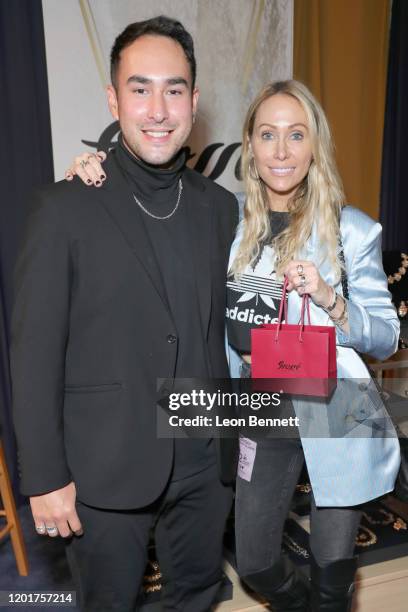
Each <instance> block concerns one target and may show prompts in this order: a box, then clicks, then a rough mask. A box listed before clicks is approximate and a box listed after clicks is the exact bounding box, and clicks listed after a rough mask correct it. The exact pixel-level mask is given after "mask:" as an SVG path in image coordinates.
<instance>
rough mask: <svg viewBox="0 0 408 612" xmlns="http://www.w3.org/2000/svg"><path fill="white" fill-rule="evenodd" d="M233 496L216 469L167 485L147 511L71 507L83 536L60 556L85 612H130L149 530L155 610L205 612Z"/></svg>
mask: <svg viewBox="0 0 408 612" xmlns="http://www.w3.org/2000/svg"><path fill="white" fill-rule="evenodd" d="M231 502H232V490H231V488H230V487H226V486H224V485H222V484H221V482H220V480H219V477H218V470H217V467H216V466H215V465H213V466H211V467H209V468H208V469H206V470H204V471H202V472H199V473H198V474H195V475H193V476H191V477H188V478H184V479H182V480H177V481H174V482H170V483H169V485H168V486H167V488H166V490H165V492H164V493H163V495H162V497H161V498H160V499H159V500H158V501H157V502H155V503H154V504H153V505H152V506H149V507H147V508H143V509H140V510H139V509H138V510H134V511H111V510H101V509H97V508H92V507H90V506H86V505H84V504H81V503H78V508H77V510H78V514H79V517H80V519H81V521H82V525H83V528H84V535H83V536H82V537H80V538H73V539H71V540H70V541H69V542H68V543H67V557H68V561H69V564H70V567H71V571H72V574H73V577H74V580H75V582H76V583H77V585H78V586H77V588H78V590H79V598H80V601H81V609H82V610H83V611H84V612H93V611H95V612H96V611H98V612H107V611H111V610H115V611H120V612H131V611H132V612H133V611H135V610H137V609H138V608H137V604H136V600H137V597H138V594H139V590H140V587H141V583H142V578H143V574H144V570H145V568H146V563H147V545H148V540H149V533H150V530H151V528H152V527H154V529H155V542H156V553H157V557H158V561H159V564H160V569H161V572H162V574H163V590H162V604H163V608H164V610H166V611H169V612H170V611H171V612H179V611H183V612H192V611H193V610H194V612H208V611H209V610H210V608H211V604H212V603H213V601H214V598H215V596H216V594H217V592H218V590H219V587H220V584H221V582H220V581H221V563H222V541H223V533H224V528H225V521H226V518H227V516H228V513H229V511H230V508H231Z"/></svg>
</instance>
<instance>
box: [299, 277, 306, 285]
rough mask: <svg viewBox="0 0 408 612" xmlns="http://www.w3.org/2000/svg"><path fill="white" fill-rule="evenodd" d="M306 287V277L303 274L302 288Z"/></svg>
mask: <svg viewBox="0 0 408 612" xmlns="http://www.w3.org/2000/svg"><path fill="white" fill-rule="evenodd" d="M305 285H306V276H305V275H304V274H302V276H301V277H300V286H301V287H304V286H305Z"/></svg>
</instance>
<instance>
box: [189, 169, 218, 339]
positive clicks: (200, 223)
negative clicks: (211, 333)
mask: <svg viewBox="0 0 408 612" xmlns="http://www.w3.org/2000/svg"><path fill="white" fill-rule="evenodd" d="M183 183H184V188H185V191H184V195H185V198H186V201H187V210H188V221H189V228H190V236H191V238H190V239H191V246H192V255H193V261H194V267H195V272H196V284H197V295H198V301H199V308H200V315H201V321H202V325H203V332H204V335H205V336H206V335H207V330H208V324H209V321H210V309H211V250H210V245H211V219H212V214H211V213H212V209H211V203H210V201H209V199H208V196H207V194H206V189H205V186H204V184H203V182H202V181H201V180H200V177H199V176H197V175H196V174H195V173H194V172H192V171H191V170H189V169H186V171H185V172H184V174H183Z"/></svg>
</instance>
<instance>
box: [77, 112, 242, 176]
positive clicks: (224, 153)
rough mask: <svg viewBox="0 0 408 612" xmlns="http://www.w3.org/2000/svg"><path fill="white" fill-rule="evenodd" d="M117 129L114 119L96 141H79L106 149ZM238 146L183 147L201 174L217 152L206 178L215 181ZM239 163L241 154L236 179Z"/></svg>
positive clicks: (216, 144) (110, 144)
mask: <svg viewBox="0 0 408 612" xmlns="http://www.w3.org/2000/svg"><path fill="white" fill-rule="evenodd" d="M119 130H120V127H119V121H114V122H113V123H111V124H110V125H108V127H107V128H106V129H105V130H104V131H103V132H102V134H101V135H100V137H99V140H98V142H93V141H90V140H82V141H81V142H83V143H84V145H86V146H88V147H92V148H94V149H96V150H97V151H100V150H102V151H108V150H109V149H111V148H112V147H113V146H114V145H115V140H114V138H115V136H116V135H117V134H118V133H119ZM240 146H241V143H240V142H233V143H232V144H229V145H225V144H224V143H223V142H214V143H211V144H209V145H207V146H206V147H205V148H204V149H203V150H202V151H201V153H199V154H198V155H197V153H192V151H191V149H190V147H184V150H185V151H186V155H187V158H186V159H187V161H189V160H190V159H193V158H195V157H196V158H197V160H196V162H195V164H194V166H193V168H194V170H196V171H197V172H200V173H201V174H203V173H204V170H205V169H206V167H207V165H208V163H209V162H210V161H212V159H213V156H214V155H215V153H216V152H218V159H217V161H216V162H215V165H214V167H213V169H212V170H211V172H210V173H209V174H208V178H210V179H212V180H213V181H216V180H217V178H219V177H220V176H221V174H222V173H223V172H224V170H225V168H226V167H227V165H228V163H229V161H230V159H231V157H232V156H233V154H234V153H235V151H236V150H237V149H239V147H240ZM240 164H241V156H240V157H239V159H238V160H237V162H236V163H235V167H234V175H235V178H236V179H237V181H241V180H242V178H241V172H240Z"/></svg>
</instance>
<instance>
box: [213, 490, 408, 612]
mask: <svg viewBox="0 0 408 612" xmlns="http://www.w3.org/2000/svg"><path fill="white" fill-rule="evenodd" d="M393 503H394V509H395V511H397V512H398V513H399V514H400V515H401V516H402V517H404V518H406V519H407V520H408V505H407V504H399V503H398V502H397V501H394V502H393ZM407 538H408V532H407ZM225 573H226V574H227V575H228V577H229V578H230V580H231V581H232V583H233V589H234V590H233V593H234V597H233V599H232V600H231V601H226V602H223V603H222V604H219V605H218V606H217V607H216V608H215V610H214V612H262V611H263V612H265V611H266V610H270V608H268V606H267V605H262V603H261V602H260V600H256V599H254V598H253V597H252V596H251V595H250V594H248V593H247V592H245V590H244V589H243V587H242V586H241V584H240V581H239V579H238V576H237V575H236V573H235V571H234V570H233V568H232V567H231V566H230V565H229V564H227V563H226V566H225ZM354 599H355V602H354V607H353V612H408V557H401V558H399V559H394V560H392V561H385V562H384V563H377V564H374V565H368V566H366V567H363V568H361V569H359V570H358V572H357V577H356V595H355V598H354Z"/></svg>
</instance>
